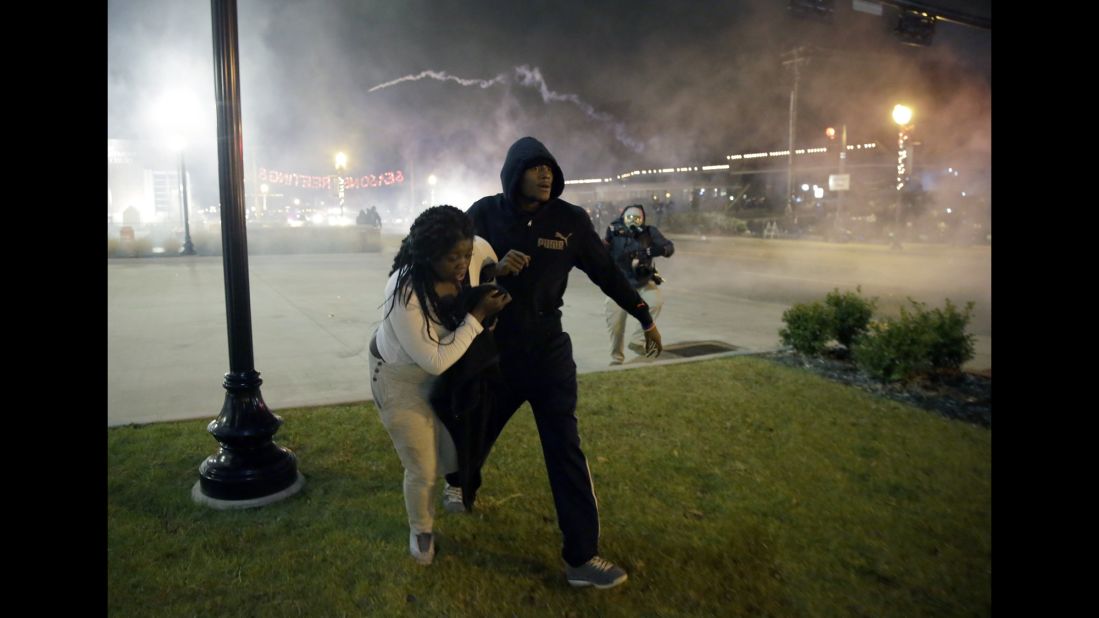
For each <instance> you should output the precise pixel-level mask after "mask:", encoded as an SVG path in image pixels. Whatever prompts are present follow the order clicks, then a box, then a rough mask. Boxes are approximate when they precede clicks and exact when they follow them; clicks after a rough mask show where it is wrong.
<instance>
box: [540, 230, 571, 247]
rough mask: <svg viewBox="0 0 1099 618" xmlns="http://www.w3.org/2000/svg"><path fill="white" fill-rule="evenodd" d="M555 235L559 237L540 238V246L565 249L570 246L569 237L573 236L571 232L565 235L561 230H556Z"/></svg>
mask: <svg viewBox="0 0 1099 618" xmlns="http://www.w3.org/2000/svg"><path fill="white" fill-rule="evenodd" d="M553 235H554V236H556V237H557V239H556V240H555V239H551V238H539V239H538V246H539V247H544V248H546V249H555V250H557V251H564V250H565V248H567V247H568V246H569V239H570V238H572V234H569V235H568V236H563V235H561V232H554V233H553Z"/></svg>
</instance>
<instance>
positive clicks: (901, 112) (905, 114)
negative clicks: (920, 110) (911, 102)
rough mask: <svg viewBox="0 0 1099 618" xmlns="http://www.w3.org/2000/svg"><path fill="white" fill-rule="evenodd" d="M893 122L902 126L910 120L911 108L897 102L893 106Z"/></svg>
mask: <svg viewBox="0 0 1099 618" xmlns="http://www.w3.org/2000/svg"><path fill="white" fill-rule="evenodd" d="M893 122H895V123H897V124H899V125H901V126H904V125H906V124H908V123H910V122H912V108H911V107H908V106H907V105H900V104H897V105H896V106H894V107H893Z"/></svg>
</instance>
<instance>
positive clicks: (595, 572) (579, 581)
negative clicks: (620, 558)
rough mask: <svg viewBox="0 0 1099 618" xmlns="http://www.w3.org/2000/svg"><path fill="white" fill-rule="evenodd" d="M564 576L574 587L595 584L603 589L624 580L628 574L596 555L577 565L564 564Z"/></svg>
mask: <svg viewBox="0 0 1099 618" xmlns="http://www.w3.org/2000/svg"><path fill="white" fill-rule="evenodd" d="M565 577H567V578H568V580H569V585H570V586H573V587H576V588H584V587H586V586H595V587H596V588H599V589H600V590H605V589H607V588H614V587H615V586H617V585H618V584H621V583H622V582H624V581H626V578H627V577H628V575H626V572H625V571H623V570H622V569H621V568H619V567H616V566H615V565H614V564H612V563H611V562H608V561H606V560H604V559H602V558H600V557H599V556H596V557H594V558H592V559H591V560H588V561H587V562H585V563H584V564H582V565H580V566H578V567H572V566H569V565H568V564H566V565H565Z"/></svg>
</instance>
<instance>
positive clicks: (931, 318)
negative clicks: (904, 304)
mask: <svg viewBox="0 0 1099 618" xmlns="http://www.w3.org/2000/svg"><path fill="white" fill-rule="evenodd" d="M971 317H973V302H972V301H970V302H968V303H966V304H965V309H964V310H963V311H961V312H959V311H958V308H957V307H955V306H954V303H952V302H950V299H949V298H948V299H946V306H945V307H944V308H942V309H933V310H931V311H929V312H925V313H923V314H922V316H921V318H922V319H923V320H924V322H925V328H927V329H928V330H929V331H930V332H931V348H930V350H928V357H929V358H928V360H930V361H931V366H932V367H934V368H935V369H946V370H953V371H957V370H959V369H961V368H962V365H963V364H965V362H966V361H968V360H970V359H972V358H973V356H974V355H975V341H976V337H974V336H973V335H972V334H968V333H966V332H965V327H966V326H968V325H969V319H970V318H971Z"/></svg>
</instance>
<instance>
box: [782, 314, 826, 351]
mask: <svg viewBox="0 0 1099 618" xmlns="http://www.w3.org/2000/svg"><path fill="white" fill-rule="evenodd" d="M832 319H833V318H832V309H831V307H829V306H827V305H825V304H824V303H821V302H814V303H800V304H797V305H794V306H793V307H790V308H789V309H787V310H786V311H785V312H783V314H782V321H783V322H785V323H786V327H785V328H783V329H782V330H780V331H779V332H778V334H779V337H781V338H782V342H783V343H784V344H786V345H788V346H791V347H793V348H794V349H795V350H797V351H798V352H801V353H802V354H820V353H821V352H822V351H823V350H824V347H825V345H826V344H827V343H828V341H830V340H831V339H832Z"/></svg>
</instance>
